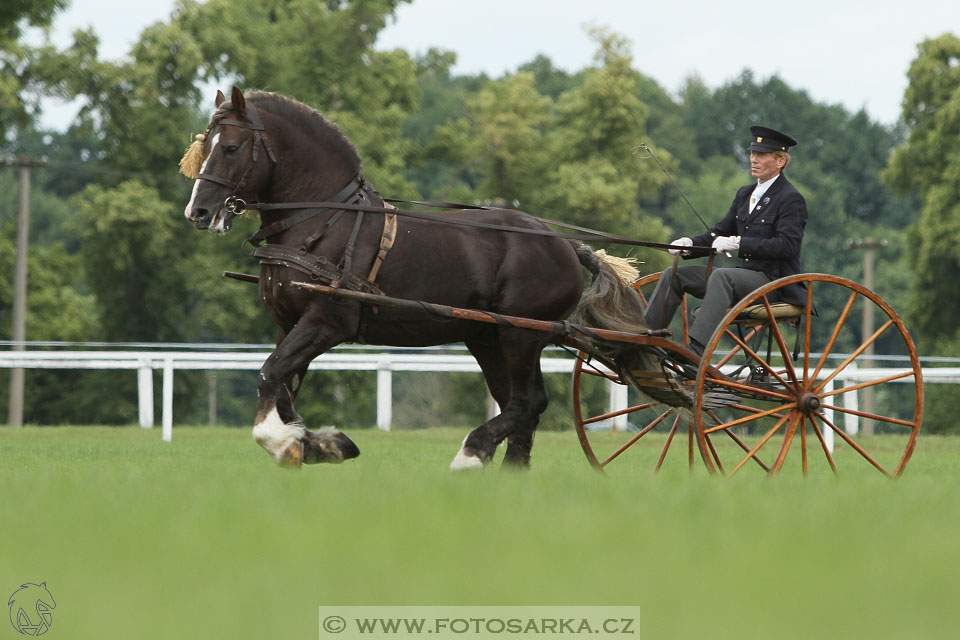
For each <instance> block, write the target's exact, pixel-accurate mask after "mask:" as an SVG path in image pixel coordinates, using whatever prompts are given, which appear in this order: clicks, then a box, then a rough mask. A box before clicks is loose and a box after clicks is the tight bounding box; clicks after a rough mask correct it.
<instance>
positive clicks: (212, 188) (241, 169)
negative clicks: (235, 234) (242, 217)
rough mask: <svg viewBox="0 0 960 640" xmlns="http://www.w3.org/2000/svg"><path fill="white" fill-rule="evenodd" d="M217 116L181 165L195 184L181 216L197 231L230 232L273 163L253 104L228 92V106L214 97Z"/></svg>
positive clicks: (236, 92)
mask: <svg viewBox="0 0 960 640" xmlns="http://www.w3.org/2000/svg"><path fill="white" fill-rule="evenodd" d="M216 104H217V111H216V112H215V113H214V114H213V117H211V118H210V124H209V125H208V126H207V131H206V133H205V134H204V135H202V136H197V141H196V142H194V143H193V145H192V146H191V148H190V149H189V150H188V151H187V154H186V155H185V156H184V158H183V160H181V162H180V167H181V171H182V172H183V173H184V175H186V176H187V177H191V178H196V182H195V183H194V185H193V193H192V194H191V196H190V202H188V203H187V206H186V208H185V209H184V211H183V214H184V215H185V216H186V217H187V220H190V221H191V222H193V224H195V225H196V227H197V228H198V229H201V230H204V229H205V230H208V231H214V232H220V233H222V232H225V231H229V230H230V226H231V225H232V224H233V219H234V217H235V216H236V215H237V214H239V213H242V212H243V211H244V209H245V208H246V203H247V202H249V201H254V200H256V198H257V197H258V195H259V193H260V191H261V190H262V189H263V188H264V187H265V186H266V185H267V184H268V183H269V181H270V176H271V173H272V169H273V163H274V162H276V158H275V157H274V155H273V150H272V149H271V148H270V144H269V142H268V141H267V138H266V134H265V133H264V129H263V123H262V122H261V120H260V116H259V114H258V113H257V110H256V108H254V106H253V105H252V104H247V102H246V100H245V99H244V97H243V92H241V91H240V90H239V89H237V88H236V87H234V88H233V92H232V93H231V96H230V100H229V101H227V100H226V97H225V96H224V95H223V93H222V92H220V91H217V100H216Z"/></svg>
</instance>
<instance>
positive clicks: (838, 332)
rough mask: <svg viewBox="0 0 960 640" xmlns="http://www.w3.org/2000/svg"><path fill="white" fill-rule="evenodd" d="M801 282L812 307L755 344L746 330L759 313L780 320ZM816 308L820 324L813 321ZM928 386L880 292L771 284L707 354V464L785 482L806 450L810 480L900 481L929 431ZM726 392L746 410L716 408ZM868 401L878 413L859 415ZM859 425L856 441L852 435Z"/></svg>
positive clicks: (699, 425)
mask: <svg viewBox="0 0 960 640" xmlns="http://www.w3.org/2000/svg"><path fill="white" fill-rule="evenodd" d="M801 283H802V284H804V285H806V288H807V305H806V309H805V310H804V311H803V312H802V313H801V314H800V316H799V317H798V318H797V322H796V323H790V322H782V323H781V322H778V323H767V328H766V329H763V328H761V329H759V330H758V331H757V332H756V333H754V334H751V333H750V331H752V330H753V328H751V325H750V323H743V322H740V321H738V320H737V318H738V316H740V315H741V313H742V312H743V311H744V309H746V308H747V307H751V306H752V305H754V304H758V303H759V304H761V305H763V306H762V307H761V308H762V309H764V310H766V311H767V312H768V313H771V312H772V303H771V298H772V297H774V296H775V295H776V292H777V290H778V289H781V288H782V287H784V286H787V285H791V284H801ZM815 292H816V293H815ZM814 298H816V300H815V301H814V302H815V304H816V308H817V310H818V311H819V315H817V314H814V313H812V309H813V307H812V306H811V304H810V302H811V301H812V300H814ZM864 309H868V310H871V311H872V313H873V316H874V317H875V318H876V323H875V327H876V328H875V329H874V330H873V332H872V333H869V334H865V333H864V332H863V330H862V327H861V326H860V321H861V318H863V317H864V315H865V314H864V313H863V310H864ZM868 326H869V325H868ZM791 342H792V343H793V344H794V345H795V346H794V347H793V348H791V347H790V344H791ZM874 347H875V348H876V352H877V354H879V355H876V354H872V353H871V350H872V349H873V348H874ZM794 350H796V353H797V358H796V360H793V359H792V353H793V352H794ZM768 354H769V355H768ZM864 369H871V370H872V371H864ZM718 370H719V371H722V372H723V374H722V375H721V374H720V373H719V371H718ZM922 382H923V381H922V375H921V371H920V362H919V358H918V357H917V353H916V349H915V347H914V345H913V341H912V339H911V338H910V334H909V332H908V331H907V329H906V326H905V325H904V324H903V322H902V320H901V319H900V318H899V316H897V314H896V313H895V312H894V311H893V310H892V309H891V308H890V307H889V305H887V304H886V303H885V302H884V301H883V300H882V299H881V298H880V297H879V296H877V295H876V294H874V293H873V292H871V291H870V290H868V289H866V288H865V287H863V286H862V285H859V284H857V283H854V282H851V281H849V280H846V279H843V278H838V277H836V276H830V275H825V274H804V275H800V276H791V277H788V278H783V279H780V280H777V281H774V282H771V283H769V284H767V285H765V286H764V287H761V288H760V289H758V290H757V291H755V292H754V293H752V294H751V295H750V296H748V297H747V298H745V299H744V300H742V301H741V302H739V303H738V304H737V305H736V306H734V307H733V308H732V309H731V310H730V311H729V312H728V313H727V315H726V316H725V317H724V319H723V321H722V322H721V324H720V326H718V328H717V330H716V331H715V332H714V334H713V336H712V337H711V339H710V341H709V344H708V345H707V346H706V348H705V349H704V358H703V361H702V362H701V365H700V369H699V373H698V376H697V386H696V389H697V390H696V406H695V411H694V415H695V421H696V430H697V441H698V445H699V447H700V452H701V457H702V458H703V460H704V462H705V463H706V465H707V467H708V468H709V469H710V470H711V471H713V472H715V473H719V474H723V475H734V474H736V473H739V472H741V470H743V469H744V468H745V467H747V468H758V467H759V468H761V469H763V470H765V471H766V472H767V473H769V474H771V475H776V474H777V473H779V472H780V471H781V470H782V469H783V468H784V467H785V465H786V462H787V458H788V456H789V454H790V453H791V451H792V450H795V449H799V458H800V468H801V470H802V472H803V473H804V474H807V473H808V471H809V470H810V468H811V467H814V466H828V468H830V469H832V470H833V471H834V472H838V471H839V470H840V469H855V468H856V467H857V465H861V464H866V465H868V466H870V467H873V468H875V469H877V470H878V471H880V472H882V473H884V474H886V475H888V476H898V475H899V474H900V473H902V472H903V469H904V468H905V466H906V464H907V461H908V460H909V459H910V456H911V455H912V453H913V449H914V446H915V444H916V437H917V435H918V433H919V430H920V423H921V420H922V415H923V387H922ZM719 389H723V390H725V391H727V392H732V393H736V394H737V395H739V396H740V397H741V400H740V401H739V402H736V403H733V404H731V405H728V406H723V407H719V408H718V407H715V406H711V404H715V403H714V402H712V400H711V397H712V396H713V395H715V394H716V392H717V390H719ZM868 394H869V397H870V402H871V403H872V404H873V406H872V408H870V407H864V406H860V405H862V404H863V403H865V402H866V401H867V400H866V399H867V396H868ZM841 397H842V398H843V401H842V402H841V401H839V399H840V398H841ZM854 397H856V404H857V406H854V402H853V399H854ZM855 424H856V426H857V432H856V433H848V431H853V426H854V425H855ZM866 427H871V428H870V431H872V434H871V433H868V432H867V431H868V429H867V428H866ZM724 436H726V437H724ZM728 438H729V440H728ZM731 441H732V442H731ZM817 452H818V453H819V454H820V457H818V458H816V459H815V458H814V457H813V456H812V455H811V454H813V453H817ZM815 460H816V461H815ZM753 463H756V464H753Z"/></svg>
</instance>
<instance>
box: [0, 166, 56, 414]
mask: <svg viewBox="0 0 960 640" xmlns="http://www.w3.org/2000/svg"><path fill="white" fill-rule="evenodd" d="M0 166H4V167H19V168H20V202H19V207H18V208H17V257H16V262H15V263H14V269H13V330H12V331H11V334H10V337H11V339H12V340H13V347H12V349H13V351H23V349H24V344H23V343H24V341H26V339H27V250H28V247H29V243H30V169H33V168H40V167H43V166H46V164H45V163H43V162H38V161H36V160H33V159H32V158H31V157H30V156H28V155H27V154H21V155H19V156H18V157H17V159H16V160H15V161H14V162H7V163H3V164H0ZM23 390H24V371H23V369H11V370H10V403H9V405H10V406H9V409H10V411H9V414H8V418H7V424H9V425H10V426H11V427H22V426H23Z"/></svg>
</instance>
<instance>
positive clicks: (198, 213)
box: [190, 207, 210, 229]
mask: <svg viewBox="0 0 960 640" xmlns="http://www.w3.org/2000/svg"><path fill="white" fill-rule="evenodd" d="M190 219H191V220H192V221H193V224H195V225H197V228H198V229H204V228H206V225H207V224H208V223H209V222H210V210H209V209H204V208H202V207H195V208H194V209H193V210H192V211H190Z"/></svg>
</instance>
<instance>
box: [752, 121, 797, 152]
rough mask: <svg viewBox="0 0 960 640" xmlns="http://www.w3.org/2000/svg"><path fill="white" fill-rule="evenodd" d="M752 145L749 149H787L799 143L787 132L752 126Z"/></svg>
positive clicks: (769, 150)
mask: <svg viewBox="0 0 960 640" xmlns="http://www.w3.org/2000/svg"><path fill="white" fill-rule="evenodd" d="M750 135H751V136H753V137H752V138H751V139H750V146H749V147H747V151H763V152H765V153H770V152H771V151H787V150H788V149H789V148H790V147H792V146H793V145H795V144H797V141H796V140H794V139H793V138H791V137H790V136H788V135H787V134H785V133H780V132H779V131H777V130H775V129H770V128H769V127H750Z"/></svg>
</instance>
